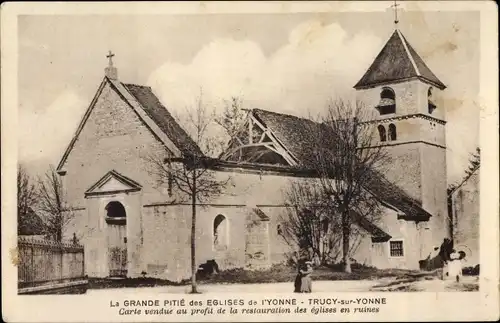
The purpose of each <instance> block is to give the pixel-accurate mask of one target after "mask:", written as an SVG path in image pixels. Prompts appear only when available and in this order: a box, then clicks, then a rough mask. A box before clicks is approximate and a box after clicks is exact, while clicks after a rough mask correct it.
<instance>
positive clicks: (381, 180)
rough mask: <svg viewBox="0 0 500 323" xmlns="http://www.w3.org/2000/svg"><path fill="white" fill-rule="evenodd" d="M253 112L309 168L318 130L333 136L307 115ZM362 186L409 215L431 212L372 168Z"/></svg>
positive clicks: (424, 216) (422, 215)
mask: <svg viewBox="0 0 500 323" xmlns="http://www.w3.org/2000/svg"><path fill="white" fill-rule="evenodd" d="M252 112H253V113H254V115H255V116H257V117H258V118H259V119H260V120H261V121H262V122H263V124H264V125H265V126H266V127H267V128H268V129H269V130H271V131H272V133H273V134H274V135H275V137H276V138H277V139H278V140H279V141H280V142H282V144H283V145H284V147H285V148H286V149H288V150H289V151H290V153H291V154H292V155H293V156H294V157H296V158H297V163H298V165H299V166H301V167H304V168H308V167H312V166H313V164H312V163H311V161H312V160H313V157H312V156H313V151H314V147H315V144H314V143H315V142H317V139H318V132H320V133H321V137H320V138H322V140H323V138H324V143H325V144H327V143H328V142H331V140H332V138H333V136H332V135H328V127H325V126H324V125H322V124H320V123H317V122H314V121H312V120H310V119H305V118H299V117H296V116H291V115H287V114H280V113H276V112H270V111H266V110H261V109H253V110H252ZM365 189H367V190H368V191H370V192H371V193H372V194H373V195H375V196H376V197H377V198H379V199H380V201H381V202H383V203H385V204H386V205H388V206H390V207H392V208H395V209H397V210H398V211H400V212H402V213H404V215H405V216H406V217H408V218H411V219H428V218H429V217H430V216H431V214H430V213H428V212H427V211H426V210H424V209H423V208H422V205H421V203H420V202H419V201H416V200H414V199H413V198H411V197H410V196H409V195H408V194H406V193H405V191H404V190H403V189H401V188H400V187H398V186H397V185H396V184H394V183H391V182H390V181H389V180H387V179H386V178H385V177H384V176H383V175H382V174H380V173H379V172H377V171H372V173H371V176H369V178H368V179H367V181H366V183H365Z"/></svg>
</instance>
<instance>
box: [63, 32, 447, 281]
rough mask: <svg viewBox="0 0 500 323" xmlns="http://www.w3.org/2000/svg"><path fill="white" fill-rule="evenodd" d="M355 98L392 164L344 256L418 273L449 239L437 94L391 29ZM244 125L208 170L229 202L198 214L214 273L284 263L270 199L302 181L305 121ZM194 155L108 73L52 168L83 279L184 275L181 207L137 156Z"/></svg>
mask: <svg viewBox="0 0 500 323" xmlns="http://www.w3.org/2000/svg"><path fill="white" fill-rule="evenodd" d="M354 88H355V89H356V92H357V99H359V100H361V101H362V102H364V103H365V105H366V107H367V108H369V109H374V110H375V111H377V115H378V117H377V118H375V119H373V120H372V121H371V122H370V124H371V125H372V126H373V127H376V129H377V131H378V136H377V142H376V143H374V145H385V146H387V149H388V151H389V152H390V154H391V155H392V156H393V157H394V163H393V164H392V165H391V168H390V171H388V172H387V173H386V174H384V175H385V178H384V179H382V181H381V182H379V183H377V187H376V189H373V190H372V192H373V194H375V195H376V197H377V198H378V199H380V200H381V201H382V204H383V208H384V209H383V216H382V218H381V219H380V221H378V222H377V223H372V222H370V221H368V220H366V219H362V218H358V219H357V220H356V221H355V225H356V226H357V227H359V228H360V230H361V232H362V233H361V235H360V237H359V239H358V240H357V242H356V247H355V250H354V252H353V256H352V257H353V258H354V259H355V260H356V261H357V262H359V263H362V264H366V265H371V266H375V267H378V268H390V267H397V268H409V269H418V267H419V260H421V259H425V257H427V256H428V255H429V254H430V252H431V251H432V250H433V249H434V248H435V247H437V246H439V245H440V243H441V242H442V241H443V238H445V237H446V236H447V235H448V234H449V232H448V231H449V230H448V227H447V192H446V185H447V182H446V139H445V123H446V121H445V108H444V107H443V106H442V104H441V101H440V98H439V97H440V92H441V91H443V90H445V85H444V84H443V83H442V82H441V81H440V80H439V79H438V78H437V77H436V76H435V75H434V74H433V73H432V72H431V70H430V69H429V68H428V67H427V65H426V64H425V62H424V61H423V60H422V58H421V57H420V56H419V55H418V54H417V52H416V50H415V49H414V48H413V47H412V46H411V45H410V43H409V42H408V41H407V39H406V38H405V37H404V36H403V34H402V33H401V32H400V31H399V30H397V29H396V30H395V31H394V33H393V34H392V36H390V38H389V40H388V41H387V43H386V44H385V46H384V47H383V49H382V50H381V52H380V53H379V54H378V56H376V58H375V60H374V62H373V63H372V65H371V66H369V67H368V69H367V72H366V73H365V74H364V75H362V76H361V78H360V80H359V82H357V83H356V84H355V85H354ZM247 118H248V120H247V124H246V127H247V128H248V131H247V132H246V135H247V136H248V137H247V140H240V141H239V144H238V145H237V146H233V147H232V149H231V151H229V152H227V153H226V154H225V158H224V159H222V160H221V161H220V163H219V164H218V168H217V169H214V170H213V171H214V172H216V173H217V176H220V177H221V178H223V177H224V176H231V177H232V179H233V180H232V181H233V183H234V187H231V194H230V195H221V196H220V197H217V198H215V199H213V200H211V201H210V202H209V203H206V204H205V205H203V207H200V208H198V209H199V211H198V216H197V234H196V240H197V244H196V254H197V259H198V261H199V263H203V262H205V261H207V260H209V259H215V260H216V261H217V263H218V264H219V266H220V267H221V268H222V269H224V268H234V267H261V266H268V265H270V264H273V263H279V262H282V261H284V260H285V258H286V256H287V254H288V253H289V252H291V251H293V250H291V247H290V246H288V245H287V244H286V243H285V242H284V241H283V239H282V237H281V229H280V226H281V224H282V223H281V221H282V220H281V219H282V218H281V217H280V214H281V213H282V212H283V209H284V208H285V204H284V199H283V195H282V194H281V193H280V192H282V191H283V189H284V188H285V187H286V186H287V185H289V183H290V181H294V180H296V181H301V180H307V178H304V177H303V176H302V177H301V176H299V175H298V174H297V173H295V172H294V171H293V169H296V167H294V166H297V165H298V166H300V165H301V163H302V162H303V159H304V158H305V157H306V156H304V154H305V152H307V151H308V150H307V149H306V148H307V147H305V146H306V145H307V141H306V140H304V138H302V137H301V136H302V135H301V131H300V129H301V128H302V127H304V126H305V125H306V124H307V123H311V122H312V121H310V120H307V119H302V118H298V117H295V116H291V115H284V114H279V113H276V112H273V111H265V110H260V109H253V110H251V111H250V112H249V114H248V117H247ZM256 134H257V136H256ZM256 145H257V146H259V147H260V148H262V149H264V150H263V151H261V153H259V154H253V155H252V156H253V157H252V158H248V159H246V160H244V161H240V160H238V158H235V157H234V156H235V154H237V153H238V152H240V151H245V150H247V149H252V147H255V146H256ZM197 151H199V148H198V147H197V145H196V144H195V142H194V141H193V140H192V139H191V138H190V137H189V136H188V134H187V133H186V131H184V130H183V129H182V128H181V126H180V125H179V124H178V123H177V122H176V121H175V120H174V118H173V117H172V115H171V114H170V113H169V111H168V109H167V108H165V107H164V106H163V105H162V103H161V102H160V101H159V99H158V98H157V97H156V96H155V94H154V93H153V91H152V90H151V88H150V87H147V86H142V85H135V84H128V83H123V82H122V81H120V80H119V78H118V73H117V69H116V68H115V67H113V65H112V63H110V65H109V66H108V67H107V68H106V70H105V77H104V78H103V80H102V82H101V85H100V86H99V89H98V91H97V93H96V94H95V97H94V98H93V100H92V102H91V103H90V105H89V108H88V110H87V111H86V113H85V115H84V117H83V119H82V120H81V122H80V124H79V126H78V129H77V130H76V133H75V136H74V137H73V139H72V140H71V142H70V143H69V145H68V148H67V150H66V151H65V153H64V155H63V157H62V159H61V161H60V163H59V165H58V168H57V170H58V173H59V174H60V175H61V176H62V178H63V183H64V186H65V188H66V191H67V194H68V200H69V202H70V204H71V208H72V211H73V212H74V214H75V215H76V216H75V218H74V225H73V226H72V228H71V229H70V230H68V232H67V233H66V234H67V235H68V236H71V235H72V234H73V231H72V230H74V231H76V232H78V235H79V236H81V237H83V238H82V243H83V244H84V246H85V266H86V272H87V274H88V275H89V276H91V277H108V276H123V275H126V276H129V277H137V276H141V273H146V274H147V275H148V276H154V277H161V278H166V279H170V280H179V279H182V278H187V277H189V276H190V228H191V223H190V221H191V213H190V212H191V209H190V205H189V204H182V203H173V201H174V198H173V196H175V194H176V192H172V188H171V187H163V186H161V185H160V184H158V179H157V178H154V176H152V175H151V173H150V172H148V171H147V165H146V164H145V157H146V156H148V155H150V154H151V153H152V152H154V153H158V154H163V156H165V157H168V156H182V155H183V154H186V153H192V152H197ZM368 185H370V184H368ZM174 190H175V188H174ZM70 231H71V232H70Z"/></svg>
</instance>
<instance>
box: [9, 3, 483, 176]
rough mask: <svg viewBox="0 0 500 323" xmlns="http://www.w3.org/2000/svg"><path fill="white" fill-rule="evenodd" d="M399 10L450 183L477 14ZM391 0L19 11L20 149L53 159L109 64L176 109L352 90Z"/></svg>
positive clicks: (466, 147)
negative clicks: (435, 111)
mask: <svg viewBox="0 0 500 323" xmlns="http://www.w3.org/2000/svg"><path fill="white" fill-rule="evenodd" d="M402 7H403V10H401V11H400V12H399V21H400V22H399V24H398V26H399V27H398V28H399V29H400V31H401V32H402V33H403V34H404V35H405V37H406V39H407V40H408V42H409V43H410V44H411V45H412V46H413V47H414V48H415V49H416V51H417V52H418V53H419V55H420V56H421V57H422V58H423V59H424V61H425V62H426V63H427V65H428V66H429V67H430V69H431V70H432V71H433V72H434V74H436V75H437V76H438V78H439V79H440V80H441V81H442V82H443V83H445V84H446V85H447V89H446V90H445V91H444V92H443V94H442V95H443V96H444V97H445V107H444V108H445V109H446V113H447V121H448V123H447V125H446V132H447V157H448V161H447V162H448V182H449V183H453V182H455V181H457V180H459V179H460V178H461V177H462V176H463V172H464V170H465V168H466V167H467V163H468V159H469V156H470V153H472V152H473V151H474V150H475V148H476V146H478V144H479V134H478V127H479V109H480V108H479V106H478V104H477V101H478V92H479V48H480V44H479V35H480V32H479V14H478V13H476V12H463V11H457V12H443V11H441V12H421V11H412V10H409V9H408V10H406V9H405V7H404V4H403V5H402ZM393 20H394V17H393V11H392V10H389V9H388V10H386V11H385V12H384V11H380V12H332V13H327V12H323V13H291V14H197V15H163V14H162V15H147V16H146V15H142V16H141V15H128V16H125V15H78V16H76V15H72V16H70V15H60V16H57V15H50V16H49V15H44V16H42V15H38V16H35V15H31V16H20V17H19V20H18V35H19V38H18V40H19V41H18V44H19V60H18V64H19V65H18V72H19V73H18V82H19V84H18V96H19V97H18V102H19V107H18V108H19V109H18V113H19V160H20V162H21V163H24V164H26V165H27V166H28V167H30V169H31V170H32V171H33V172H42V171H45V170H46V169H47V167H48V165H49V164H57V163H58V162H59V160H60V158H61V156H62V154H63V152H64V150H65V149H66V147H67V145H68V143H69V141H70V140H71V137H72V136H73V134H74V132H75V130H76V127H77V125H78V123H79V121H80V119H81V117H82V115H83V114H84V112H85V110H86V109H87V107H88V105H89V104H90V101H91V100H92V98H93V96H94V94H95V92H96V90H97V88H98V86H99V84H100V82H101V81H102V78H103V76H104V68H105V67H106V66H107V58H106V54H107V53H108V51H109V50H112V51H113V53H115V57H114V65H115V67H117V68H118V78H119V80H120V81H122V82H124V83H136V84H142V85H149V86H151V87H152V89H153V91H154V92H155V93H156V94H157V95H158V97H159V98H160V100H161V101H162V103H163V104H164V105H165V106H166V107H167V109H169V110H170V111H171V112H173V114H174V115H177V114H180V113H182V111H185V109H186V107H189V106H192V105H193V104H194V100H195V99H196V97H197V96H198V95H199V93H200V89H202V91H203V100H204V101H205V102H207V103H208V104H209V105H210V106H211V107H214V109H216V110H218V109H220V107H221V106H222V104H221V102H222V101H223V100H227V99H229V98H231V97H232V96H237V97H239V98H240V99H241V100H242V101H243V107H244V108H262V109H269V110H272V111H276V112H283V113H289V114H294V115H297V116H308V115H310V114H317V113H319V112H321V111H322V110H323V109H324V106H325V103H326V102H327V100H328V99H329V98H335V97H341V98H353V96H354V95H355V91H354V90H353V88H352V87H353V85H354V84H355V83H356V82H357V81H358V80H359V79H360V78H361V76H362V75H363V74H364V72H365V71H366V69H367V68H368V67H369V65H370V64H371V62H372V61H373V59H374V58H375V56H376V55H377V54H378V53H379V51H380V50H381V48H382V47H383V45H384V44H385V42H386V41H387V40H388V38H389V37H390V36H391V34H392V32H393V31H394V23H393Z"/></svg>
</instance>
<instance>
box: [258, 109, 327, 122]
mask: <svg viewBox="0 0 500 323" xmlns="http://www.w3.org/2000/svg"><path fill="white" fill-rule="evenodd" d="M252 110H254V111H262V112H266V113H272V114H275V115H280V116H285V117H292V118H296V119H300V120H306V121H310V122H313V123H316V124H320V123H319V122H316V121H314V120H312V119H309V118H306V117H299V116H296V115H293V114H288V113H281V112H276V111H271V110H264V109H260V108H253V109H252Z"/></svg>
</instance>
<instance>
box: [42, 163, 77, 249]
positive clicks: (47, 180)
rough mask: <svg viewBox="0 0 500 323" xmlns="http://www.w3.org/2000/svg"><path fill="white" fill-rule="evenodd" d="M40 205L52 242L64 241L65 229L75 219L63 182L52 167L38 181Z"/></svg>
mask: <svg viewBox="0 0 500 323" xmlns="http://www.w3.org/2000/svg"><path fill="white" fill-rule="evenodd" d="M38 186H39V189H38V191H39V201H38V202H39V203H38V209H39V210H40V211H41V213H42V215H43V217H44V220H45V223H46V227H47V236H48V238H49V239H51V240H55V241H59V242H60V241H62V239H63V233H64V229H65V228H66V226H67V225H68V223H69V222H70V221H71V220H72V219H73V212H72V211H71V210H70V209H69V208H68V207H67V203H66V196H65V194H64V189H63V185H62V180H61V177H60V176H59V174H57V172H56V170H55V168H54V167H53V166H52V165H51V166H50V169H49V170H48V171H47V172H46V173H45V175H44V176H42V177H40V178H39V179H38Z"/></svg>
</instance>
